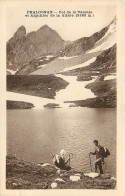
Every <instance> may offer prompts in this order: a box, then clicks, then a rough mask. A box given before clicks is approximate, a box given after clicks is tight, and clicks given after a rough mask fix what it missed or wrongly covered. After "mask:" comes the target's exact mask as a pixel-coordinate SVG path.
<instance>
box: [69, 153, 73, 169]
mask: <svg viewBox="0 0 125 196" xmlns="http://www.w3.org/2000/svg"><path fill="white" fill-rule="evenodd" d="M71 155H72V156H73V154H72V153H70V154H69V166H70V159H71Z"/></svg>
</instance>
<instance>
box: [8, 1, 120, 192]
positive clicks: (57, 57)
mask: <svg viewBox="0 0 125 196" xmlns="http://www.w3.org/2000/svg"><path fill="white" fill-rule="evenodd" d="M76 5H77V6H76ZM6 10H7V11H6V31H7V32H6V166H5V170H6V171H5V172H6V173H5V186H6V190H8V191H9V190H10V191H12V190H43V189H48V190H52V189H54V190H55V189H58V190H59V189H76V190H77V189H80V190H92V191H94V190H97V191H98V190H115V191H117V188H118V187H117V180H118V175H117V157H118V156H117V153H118V152H117V144H118V130H117V115H118V113H117V108H118V104H117V96H118V88H117V85H118V84H117V79H118V77H117V70H118V62H117V56H118V47H117V45H118V41H117V36H118V34H117V33H118V32H117V31H118V21H119V18H118V16H117V7H116V6H115V5H108V6H104V5H103V6H102V5H85V4H84V3H83V4H82V6H81V4H75V6H73V4H72V6H70V5H69V6H67V7H65V8H64V6H63V7H62V6H61V4H60V6H59V5H58V6H55V5H53V6H52V4H51V6H43V5H42V4H41V6H37V5H36V6H32V5H30V6H25V7H24V6H22V7H19V6H16V7H15V6H7V9H6Z"/></svg>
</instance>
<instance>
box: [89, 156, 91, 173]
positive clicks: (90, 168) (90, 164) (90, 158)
mask: <svg viewBox="0 0 125 196" xmlns="http://www.w3.org/2000/svg"><path fill="white" fill-rule="evenodd" d="M89 162H90V169H91V171H92V166H91V156H90V154H89Z"/></svg>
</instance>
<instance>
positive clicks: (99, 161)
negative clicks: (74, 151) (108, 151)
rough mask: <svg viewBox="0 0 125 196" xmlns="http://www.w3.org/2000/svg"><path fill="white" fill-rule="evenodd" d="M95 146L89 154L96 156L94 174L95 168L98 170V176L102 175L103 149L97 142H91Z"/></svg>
mask: <svg viewBox="0 0 125 196" xmlns="http://www.w3.org/2000/svg"><path fill="white" fill-rule="evenodd" d="M93 143H94V145H95V152H90V154H92V155H96V161H95V162H94V165H95V172H97V168H98V169H99V172H100V174H103V169H102V164H104V148H103V147H102V146H100V145H99V144H98V141H97V140H94V141H93Z"/></svg>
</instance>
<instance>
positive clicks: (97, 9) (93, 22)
mask: <svg viewBox="0 0 125 196" xmlns="http://www.w3.org/2000/svg"><path fill="white" fill-rule="evenodd" d="M29 10H32V11H33V10H37V11H43V10H53V11H56V12H58V11H59V10H61V11H63V10H64V11H67V10H70V11H71V10H75V11H78V10H80V11H86V10H90V11H92V12H93V13H94V17H73V18H72V17H70V18H69V17H65V18H64V17H63V18H62V17H60V18H58V17H48V18H46V17H39V18H34V17H25V14H26V12H27V11H29ZM115 11H116V10H115V7H113V6H84V5H83V6H78V7H66V8H65V9H64V7H63V9H62V7H61V6H60V7H59V6H56V8H55V7H52V6H51V8H50V7H43V6H39V7H38V6H35V7H30V6H28V7H8V9H7V23H6V24H7V35H6V36H7V37H6V40H7V41H8V40H9V39H10V38H11V37H12V36H13V34H14V33H15V32H16V31H17V29H18V28H19V27H20V26H22V25H23V26H25V28H26V32H27V33H29V32H31V31H36V30H38V29H39V28H40V27H41V26H43V25H45V24H47V25H48V26H49V27H51V28H52V29H54V30H56V31H57V32H58V33H59V35H60V36H61V37H62V38H63V39H64V40H65V41H68V40H69V41H74V40H76V39H79V38H81V37H88V36H90V35H92V34H93V33H95V32H97V31H99V30H101V29H102V28H104V27H105V26H107V25H108V24H109V23H110V22H111V21H112V20H113V18H114V17H115V15H116V12H115Z"/></svg>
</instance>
